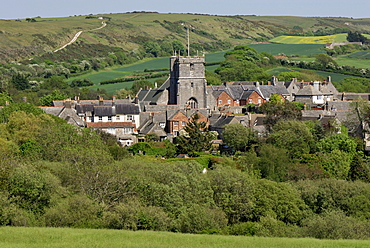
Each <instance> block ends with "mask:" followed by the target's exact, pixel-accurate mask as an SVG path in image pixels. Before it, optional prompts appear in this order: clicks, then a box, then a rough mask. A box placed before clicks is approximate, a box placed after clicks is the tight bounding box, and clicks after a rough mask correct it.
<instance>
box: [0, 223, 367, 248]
mask: <svg viewBox="0 0 370 248" xmlns="http://www.w3.org/2000/svg"><path fill="white" fill-rule="evenodd" d="M0 247H2V248H15V247H16V248H40V247H48V248H62V247H68V248H74V247H76V248H85V247H86V248H87V247H88V248H98V247H104V248H106V247H109V248H114V247H129V248H131V247H133V248H136V247H137V248H139V247H140V248H146V247H152V248H153V247H161V248H174V247H176V248H183V247H184V248H185V247H192V248H194V247H202V248H208V247H212V248H228V247H246V248H248V247H251V248H265V247H284V248H290V247H292V248H293V247H294V248H295V247H300V248H306V247H307V248H308V247H315V248H320V247H326V248H330V247H358V248H360V247H370V241H369V240H318V239H308V238H305V239H296V238H262V237H243V236H221V235H195V234H178V233H166V232H152V231H136V232H133V231H123V230H92V229H69V228H26V227H1V228H0Z"/></svg>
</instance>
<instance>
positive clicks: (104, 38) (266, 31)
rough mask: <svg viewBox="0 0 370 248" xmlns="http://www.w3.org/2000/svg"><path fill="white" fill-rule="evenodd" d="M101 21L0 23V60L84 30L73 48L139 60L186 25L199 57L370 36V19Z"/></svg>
mask: <svg viewBox="0 0 370 248" xmlns="http://www.w3.org/2000/svg"><path fill="white" fill-rule="evenodd" d="M95 17H96V18H95ZM97 17H100V15H96V16H94V18H89V19H87V18H86V16H74V17H65V18H35V19H34V20H35V21H34V22H29V21H26V20H0V60H2V61H0V62H9V61H14V60H20V59H25V58H29V57H33V56H35V55H40V54H43V53H51V51H53V50H55V49H57V48H59V47H61V46H62V45H64V44H65V43H67V42H69V41H70V40H71V39H72V38H73V37H74V35H75V34H76V33H77V32H79V31H84V32H83V33H82V34H81V36H80V37H79V39H78V43H79V44H80V47H78V46H74V47H71V48H69V49H77V50H78V49H80V50H83V49H84V48H83V47H82V48H81V46H83V45H84V44H88V45H89V47H88V49H89V50H97V51H98V50H99V51H100V50H104V51H107V52H111V51H108V50H109V49H108V48H107V47H112V48H113V47H120V48H122V49H124V50H125V51H126V52H127V53H129V54H138V56H139V55H140V49H141V48H142V46H143V45H144V44H145V43H146V42H156V43H159V44H160V45H161V47H166V46H167V50H168V49H169V50H171V49H172V47H168V43H169V42H172V41H174V40H179V41H181V42H182V43H183V44H185V43H186V27H189V29H190V31H191V35H190V39H191V44H192V50H193V52H194V53H195V51H196V50H199V51H206V52H210V51H219V50H224V49H228V48H231V47H233V46H235V45H238V44H246V43H252V42H259V41H267V40H269V39H271V38H274V37H277V36H279V35H282V34H286V35H289V34H290V35H292V34H293V35H298V34H303V33H307V32H311V33H312V32H317V31H318V30H319V31H320V32H324V33H325V32H326V33H328V34H330V32H337V31H338V30H339V29H349V30H357V31H360V32H363V33H367V32H370V25H369V24H370V19H349V18H317V17H314V18H313V17H282V16H281V17H263V16H212V15H200V14H160V13H148V12H134V13H124V14H109V15H104V17H106V18H107V19H105V21H106V22H107V24H108V25H107V26H106V27H105V28H102V29H99V30H93V29H96V28H98V27H100V26H101V22H102V20H100V19H98V18H97ZM89 30H90V31H89ZM91 30H93V31H91ZM334 30H336V31H334ZM163 49H164V50H165V48H163ZM86 50H87V49H86ZM110 50H112V49H110ZM72 56H73V55H72ZM57 59H58V58H57Z"/></svg>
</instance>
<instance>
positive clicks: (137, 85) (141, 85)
mask: <svg viewBox="0 0 370 248" xmlns="http://www.w3.org/2000/svg"><path fill="white" fill-rule="evenodd" d="M146 88H154V85H153V83H152V82H150V81H148V80H139V81H135V82H134V83H133V84H132V86H131V91H132V93H133V94H134V95H136V93H138V92H139V90H140V89H143V90H145V89H146Z"/></svg>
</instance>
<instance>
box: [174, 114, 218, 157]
mask: <svg viewBox="0 0 370 248" xmlns="http://www.w3.org/2000/svg"><path fill="white" fill-rule="evenodd" d="M184 131H185V132H186V134H184V135H181V136H177V137H176V140H175V143H176V146H177V148H178V150H179V153H186V154H189V155H195V152H201V151H209V150H210V149H211V147H212V143H211V141H212V140H213V139H214V135H213V134H212V133H211V132H209V131H208V128H207V123H205V122H201V121H199V115H198V114H195V115H193V117H192V118H191V120H190V121H189V122H188V123H187V125H186V126H185V127H184Z"/></svg>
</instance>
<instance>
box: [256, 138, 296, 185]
mask: <svg viewBox="0 0 370 248" xmlns="http://www.w3.org/2000/svg"><path fill="white" fill-rule="evenodd" d="M258 156H259V160H258V163H257V166H256V169H258V170H259V171H260V173H261V176H262V177H263V178H266V179H269V180H274V181H277V182H282V181H286V178H287V169H288V167H289V164H290V158H289V153H288V150H286V149H284V148H279V147H276V146H274V145H272V144H264V145H261V147H259V149H258Z"/></svg>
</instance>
